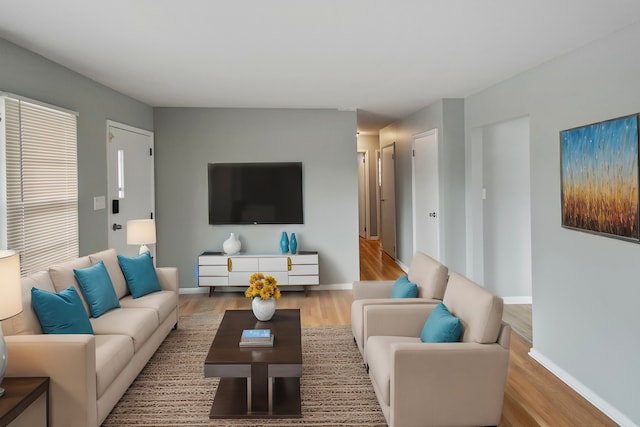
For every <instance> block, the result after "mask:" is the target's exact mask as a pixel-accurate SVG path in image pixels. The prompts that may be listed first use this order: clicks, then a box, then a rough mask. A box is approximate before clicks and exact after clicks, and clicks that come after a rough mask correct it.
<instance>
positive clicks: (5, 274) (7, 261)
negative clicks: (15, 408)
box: [0, 250, 22, 396]
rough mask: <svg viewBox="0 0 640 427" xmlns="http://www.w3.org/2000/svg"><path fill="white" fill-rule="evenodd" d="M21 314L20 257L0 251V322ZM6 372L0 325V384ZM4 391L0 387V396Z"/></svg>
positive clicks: (15, 253) (3, 343) (4, 345)
mask: <svg viewBox="0 0 640 427" xmlns="http://www.w3.org/2000/svg"><path fill="white" fill-rule="evenodd" d="M20 312H22V290H21V289H20V256H19V255H18V253H17V252H15V251H6V250H0V322H1V321H2V320H6V319H8V318H10V317H13V316H15V315H16V314H20ZM6 371H7V344H6V343H5V341H4V335H3V334H2V324H0V383H1V382H2V380H3V379H4V374H5V372H6ZM2 395H4V389H3V388H1V387H0V396H2Z"/></svg>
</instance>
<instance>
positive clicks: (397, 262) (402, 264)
mask: <svg viewBox="0 0 640 427" xmlns="http://www.w3.org/2000/svg"><path fill="white" fill-rule="evenodd" d="M396 264H398V265H399V266H400V268H401V269H402V271H404V272H405V273H408V272H409V267H407V266H406V265H404V263H403V262H402V261H400V260H399V259H397V260H396Z"/></svg>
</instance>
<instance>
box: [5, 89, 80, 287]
mask: <svg viewBox="0 0 640 427" xmlns="http://www.w3.org/2000/svg"><path fill="white" fill-rule="evenodd" d="M0 119H1V121H0V172H1V173H0V186H2V187H4V188H1V190H4V191H1V192H0V194H1V195H0V247H5V248H9V249H14V250H16V251H19V252H20V263H21V270H22V274H23V275H25V274H28V273H32V272H35V271H38V270H42V269H45V268H47V267H48V266H49V265H51V264H53V263H56V262H60V261H65V260H68V259H72V258H75V257H77V256H78V254H79V249H78V167H77V163H78V161H77V145H78V144H77V115H76V114H75V113H71V112H68V111H64V110H61V109H56V108H55V107H49V106H44V105H42V104H37V103H35V102H29V101H27V100H24V99H22V98H18V97H14V96H7V95H5V96H0Z"/></svg>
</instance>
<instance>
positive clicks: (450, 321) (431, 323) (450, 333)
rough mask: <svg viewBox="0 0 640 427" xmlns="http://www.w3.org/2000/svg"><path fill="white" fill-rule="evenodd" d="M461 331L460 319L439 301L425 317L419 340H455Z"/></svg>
mask: <svg viewBox="0 0 640 427" xmlns="http://www.w3.org/2000/svg"><path fill="white" fill-rule="evenodd" d="M461 332H462V324H461V323H460V319H458V318H457V317H455V316H454V315H453V314H451V313H450V312H449V310H447V307H445V305H444V304H443V303H439V304H438V305H437V306H436V308H434V309H433V311H432V312H431V314H430V315H429V317H428V318H427V321H426V322H425V324H424V327H423V328H422V333H421V334H420V340H421V341H422V342H456V341H458V338H460V333H461Z"/></svg>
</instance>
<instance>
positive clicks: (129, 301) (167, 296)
mask: <svg viewBox="0 0 640 427" xmlns="http://www.w3.org/2000/svg"><path fill="white" fill-rule="evenodd" d="M120 306H121V307H123V308H150V309H153V310H155V311H156V312H157V313H158V323H162V322H164V320H165V319H166V318H167V317H168V316H169V314H170V313H172V312H173V311H174V310H175V308H176V307H177V306H178V294H177V293H175V292H172V291H159V292H153V293H150V294H147V295H145V296H143V297H140V298H135V299H134V298H133V297H132V296H131V295H128V296H126V297H124V298H122V299H121V300H120Z"/></svg>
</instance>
